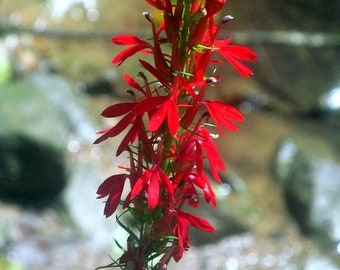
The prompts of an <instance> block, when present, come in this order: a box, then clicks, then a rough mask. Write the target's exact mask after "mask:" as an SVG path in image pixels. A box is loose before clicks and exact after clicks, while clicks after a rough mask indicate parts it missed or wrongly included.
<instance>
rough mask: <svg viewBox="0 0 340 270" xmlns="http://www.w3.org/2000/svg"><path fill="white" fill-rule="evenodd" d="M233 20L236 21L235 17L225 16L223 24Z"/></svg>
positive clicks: (222, 20)
mask: <svg viewBox="0 0 340 270" xmlns="http://www.w3.org/2000/svg"><path fill="white" fill-rule="evenodd" d="M232 19H234V17H233V16H231V15H225V16H224V17H223V18H222V19H221V23H227V22H229V21H231V20H232Z"/></svg>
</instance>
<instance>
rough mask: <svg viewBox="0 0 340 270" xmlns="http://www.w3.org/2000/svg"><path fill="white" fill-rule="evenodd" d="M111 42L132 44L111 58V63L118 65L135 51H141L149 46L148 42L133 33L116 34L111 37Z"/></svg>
mask: <svg viewBox="0 0 340 270" xmlns="http://www.w3.org/2000/svg"><path fill="white" fill-rule="evenodd" d="M112 42H113V43H115V44H117V45H132V46H131V47H129V48H127V49H125V50H123V51H121V52H120V53H119V54H117V55H116V56H115V57H114V58H113V60H112V63H113V64H117V65H118V66H119V65H120V64H122V63H123V62H124V61H125V60H126V59H127V58H129V57H130V56H132V55H134V54H135V53H137V52H140V51H143V50H144V49H146V48H151V44H150V43H148V42H146V41H144V40H143V39H141V38H139V37H137V36H135V35H118V36H115V37H113V38H112Z"/></svg>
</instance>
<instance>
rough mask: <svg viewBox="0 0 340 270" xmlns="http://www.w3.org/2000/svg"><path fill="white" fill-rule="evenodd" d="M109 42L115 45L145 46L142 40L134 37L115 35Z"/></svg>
mask: <svg viewBox="0 0 340 270" xmlns="http://www.w3.org/2000/svg"><path fill="white" fill-rule="evenodd" d="M111 41H112V42H113V43H115V44H117V45H137V44H147V43H146V42H145V41H144V40H143V39H141V38H139V37H137V36H135V35H117V36H115V37H113V38H112V39H111Z"/></svg>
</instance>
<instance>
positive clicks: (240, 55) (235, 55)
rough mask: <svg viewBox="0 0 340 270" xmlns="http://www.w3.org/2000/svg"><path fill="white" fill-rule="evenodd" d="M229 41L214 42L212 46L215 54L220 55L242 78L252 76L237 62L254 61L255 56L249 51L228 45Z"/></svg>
mask: <svg viewBox="0 0 340 270" xmlns="http://www.w3.org/2000/svg"><path fill="white" fill-rule="evenodd" d="M230 41H231V39H225V40H216V41H215V42H214V46H215V47H217V48H218V49H217V50H215V51H216V52H217V53H219V54H220V55H222V56H223V57H224V58H225V59H226V60H227V61H228V62H229V63H230V64H231V65H232V66H233V67H234V68H235V69H236V70H237V71H238V72H239V73H240V74H241V76H243V77H249V76H250V75H253V74H254V73H253V71H252V70H251V69H250V68H248V67H247V66H245V65H244V64H242V63H241V62H240V61H239V60H244V61H255V60H257V55H256V54H255V53H254V52H253V51H252V50H250V49H248V48H247V47H244V46H239V45H230Z"/></svg>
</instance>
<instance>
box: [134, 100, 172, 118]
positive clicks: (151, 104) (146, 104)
mask: <svg viewBox="0 0 340 270" xmlns="http://www.w3.org/2000/svg"><path fill="white" fill-rule="evenodd" d="M167 98H168V97H167V96H158V97H149V98H146V99H144V100H142V101H140V102H138V103H137V105H136V107H135V108H134V109H133V110H132V112H133V113H135V114H141V113H145V112H150V111H152V110H154V109H155V108H156V107H158V106H159V105H161V104H163V102H164V101H165V100H166V99H167Z"/></svg>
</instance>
